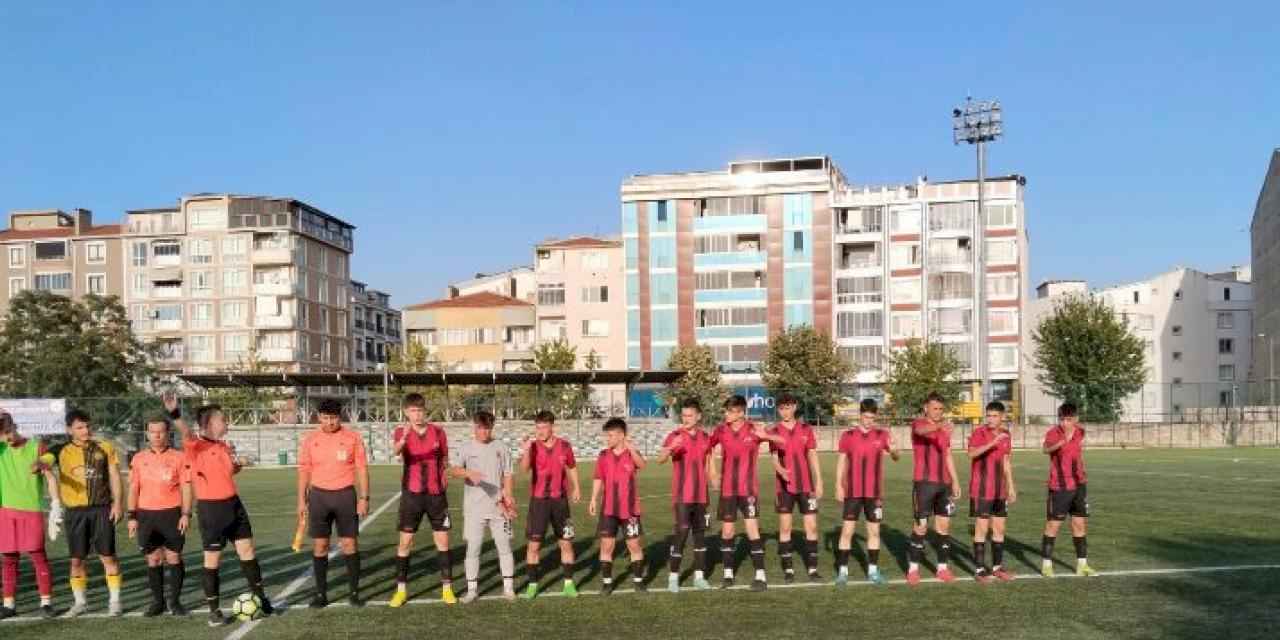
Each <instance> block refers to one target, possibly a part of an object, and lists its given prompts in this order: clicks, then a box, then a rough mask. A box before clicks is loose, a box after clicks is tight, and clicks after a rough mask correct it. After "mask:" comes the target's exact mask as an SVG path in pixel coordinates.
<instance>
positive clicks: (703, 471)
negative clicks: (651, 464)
mask: <svg viewBox="0 0 1280 640" xmlns="http://www.w3.org/2000/svg"><path fill="white" fill-rule="evenodd" d="M667 461H670V462H671V508H672V510H673V511H674V512H675V532H674V535H673V536H672V539H671V554H670V556H671V558H670V567H669V568H670V570H671V573H670V575H668V576H667V591H670V592H672V593H679V592H680V562H681V560H682V557H683V555H684V545H685V542H686V541H688V539H689V535H690V533H692V534H693V586H694V588H696V589H710V588H711V585H710V584H708V583H707V579H706V576H705V574H704V572H705V571H706V568H707V528H708V527H709V526H710V525H711V514H709V513H707V502H708V489H707V480H708V478H710V476H711V436H710V435H709V434H708V433H707V432H706V431H705V430H704V429H703V428H702V405H700V404H699V403H698V401H697V400H696V399H694V398H689V399H687V400H685V401H684V402H682V403H681V404H680V426H679V427H678V428H677V429H676V430H675V431H672V432H671V433H669V434H667V437H666V439H665V440H663V442H662V448H661V449H659V450H658V457H657V462H658V464H664V463H666V462H667Z"/></svg>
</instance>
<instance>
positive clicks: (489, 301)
mask: <svg viewBox="0 0 1280 640" xmlns="http://www.w3.org/2000/svg"><path fill="white" fill-rule="evenodd" d="M532 306H533V305H532V304H530V303H528V302H525V301H524V300H519V299H516V298H509V297H507V296H503V295H498V294H496V293H491V292H489V291H481V292H480V293H472V294H468V295H465V296H458V297H456V298H445V299H443V300H432V301H430V302H422V303H419V304H412V305H409V306H407V307H405V308H404V310H405V311H420V310H423V309H482V308H486V307H532Z"/></svg>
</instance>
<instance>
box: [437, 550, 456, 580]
mask: <svg viewBox="0 0 1280 640" xmlns="http://www.w3.org/2000/svg"><path fill="white" fill-rule="evenodd" d="M439 558H440V579H441V580H443V581H444V582H446V583H449V582H453V554H452V553H450V551H449V550H448V549H445V550H444V551H441V552H439Z"/></svg>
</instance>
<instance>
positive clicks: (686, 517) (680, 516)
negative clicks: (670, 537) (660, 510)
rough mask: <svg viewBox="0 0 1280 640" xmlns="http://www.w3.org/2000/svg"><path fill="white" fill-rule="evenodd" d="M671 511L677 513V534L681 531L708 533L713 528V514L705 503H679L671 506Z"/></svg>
mask: <svg viewBox="0 0 1280 640" xmlns="http://www.w3.org/2000/svg"><path fill="white" fill-rule="evenodd" d="M671 510H672V511H674V512H675V523H676V526H675V529H676V533H679V532H680V530H681V529H693V530H694V531H706V530H707V529H709V528H711V514H709V513H707V505H705V504H703V503H687V502H677V503H676V504H674V505H671Z"/></svg>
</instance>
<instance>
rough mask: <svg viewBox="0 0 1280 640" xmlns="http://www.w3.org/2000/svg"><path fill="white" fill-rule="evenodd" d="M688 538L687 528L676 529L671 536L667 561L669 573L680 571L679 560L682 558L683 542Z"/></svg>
mask: <svg viewBox="0 0 1280 640" xmlns="http://www.w3.org/2000/svg"><path fill="white" fill-rule="evenodd" d="M688 539H689V530H688V529H677V530H676V533H675V535H673V536H671V554H670V556H669V558H670V560H669V562H668V568H669V569H671V573H675V574H679V573H680V561H681V560H683V559H684V543H685V541H686V540H688Z"/></svg>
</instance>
